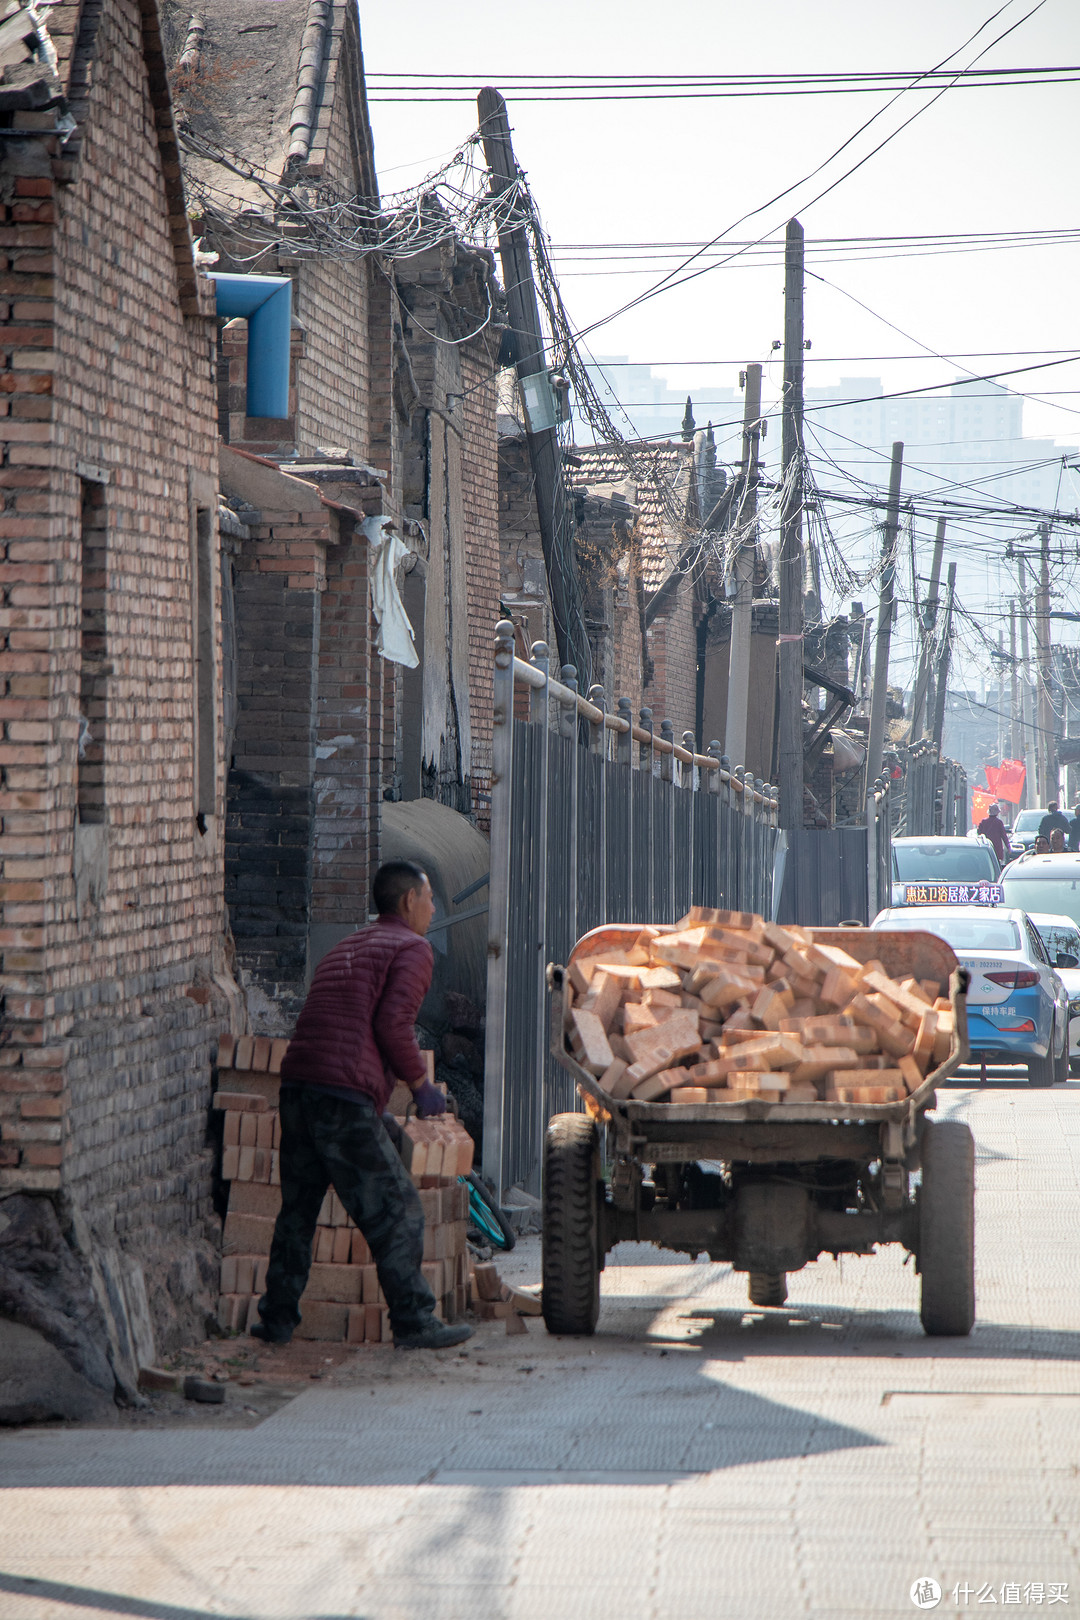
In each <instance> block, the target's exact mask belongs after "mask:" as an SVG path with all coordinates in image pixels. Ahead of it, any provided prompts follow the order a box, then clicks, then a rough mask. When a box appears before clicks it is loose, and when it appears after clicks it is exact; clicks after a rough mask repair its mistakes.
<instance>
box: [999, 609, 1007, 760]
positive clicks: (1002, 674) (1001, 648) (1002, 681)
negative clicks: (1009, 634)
mask: <svg viewBox="0 0 1080 1620" xmlns="http://www.w3.org/2000/svg"><path fill="white" fill-rule="evenodd" d="M997 667H998V683H997V711H998V714H997V723H998V725H997V733H998V734H997V757H998V764H999V765H1000V764H1001V762H1002V760H1003V759H1004V758H1005V721H1006V719H1007V716H1006V714H1005V632H1004V630H999V631H998V656H997Z"/></svg>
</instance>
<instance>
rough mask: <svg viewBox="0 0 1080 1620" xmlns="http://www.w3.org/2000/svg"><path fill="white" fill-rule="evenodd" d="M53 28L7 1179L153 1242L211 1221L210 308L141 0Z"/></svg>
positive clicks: (10, 216)
mask: <svg viewBox="0 0 1080 1620" xmlns="http://www.w3.org/2000/svg"><path fill="white" fill-rule="evenodd" d="M50 28H51V30H52V34H53V39H54V43H55V44H56V46H57V49H58V55H59V59H60V72H61V75H62V82H63V83H64V84H66V86H67V89H68V93H69V100H70V107H71V110H72V112H73V113H74V114H75V117H76V120H77V125H78V127H77V130H76V133H75V134H74V136H72V138H71V139H70V140H69V141H68V142H67V144H66V146H65V145H62V144H61V141H60V140H59V138H58V137H57V136H56V135H53V134H50V133H48V132H47V131H48V128H49V126H50V125H52V124H54V123H55V120H56V116H57V113H58V111H60V110H61V109H60V105H59V104H57V105H56V106H54V107H53V108H50V109H48V110H47V111H45V112H34V113H20V112H15V114H14V122H15V125H16V127H19V125H20V124H21V125H22V126H23V127H24V128H26V129H28V130H34V131H37V132H39V133H35V134H34V135H32V136H28V137H27V138H24V139H10V138H9V139H7V140H5V142H4V144H3V149H2V151H0V196H2V200H3V218H4V225H3V249H2V251H3V252H4V253H5V254H6V259H5V266H6V268H5V271H4V273H3V281H2V284H0V296H2V298H3V299H4V300H5V302H4V303H3V306H2V310H0V319H2V325H0V333H2V342H0V357H2V365H3V370H2V372H0V376H2V379H3V385H2V386H3V393H4V403H3V404H2V405H0V489H2V490H3V497H4V503H3V505H4V509H3V513H2V516H0V543H2V545H3V549H4V569H3V592H4V599H3V616H2V620H0V625H2V634H3V651H2V669H3V680H4V697H3V719H4V740H3V743H2V745H0V770H2V785H0V810H2V814H3V863H4V870H3V885H2V888H0V900H2V910H3V915H2V923H0V927H2V932H0V942H2V946H3V970H4V993H5V1023H4V1042H3V1046H2V1048H0V1076H2V1078H0V1166H2V1168H0V1192H4V1193H7V1192H11V1191H14V1190H21V1189H29V1190H38V1191H45V1192H57V1191H60V1190H63V1192H64V1193H65V1194H67V1195H68V1196H69V1197H70V1198H71V1200H73V1201H74V1202H75V1203H76V1204H77V1205H78V1206H80V1207H81V1208H82V1210H83V1211H84V1213H85V1214H86V1215H87V1216H88V1217H89V1220H90V1222H91V1225H92V1227H93V1228H94V1229H95V1231H96V1233H97V1235H98V1238H99V1240H100V1241H102V1242H106V1243H108V1242H112V1241H114V1240H116V1239H119V1240H120V1241H121V1242H122V1243H123V1244H124V1245H125V1246H127V1247H129V1248H130V1249H135V1250H139V1249H140V1248H141V1249H144V1250H145V1249H146V1248H147V1247H148V1246H149V1245H150V1244H152V1243H161V1242H163V1241H166V1240H168V1239H169V1237H170V1236H172V1235H177V1236H187V1235H191V1234H195V1235H198V1234H199V1233H200V1232H202V1231H208V1230H209V1227H208V1225H207V1223H208V1221H209V1218H210V1216H211V1206H210V1192H211V1182H210V1172H211V1156H210V1153H209V1150H208V1145H207V1115H206V1107H207V1103H208V1100H209V1089H210V1061H211V1054H212V1050H213V1045H214V1042H215V1041H216V1039H217V1036H218V1034H219V1032H220V1030H221V1028H222V1025H223V1022H227V1006H226V1002H225V998H224V995H223V993H222V986H225V987H227V985H228V978H227V973H226V968H225V960H224V953H223V937H224V936H223V920H224V909H223V899H222V878H221V870H222V811H223V778H222V772H221V770H220V766H219V751H218V738H219V732H220V726H221V710H220V701H219V680H218V666H219V660H220V640H219V635H218V594H219V585H218V579H219V551H218V535H217V504H218V502H217V471H216V445H215V426H214V421H215V400H214V374H213V320H212V318H211V313H212V308H213V305H212V301H211V300H210V299H209V298H208V297H207V294H206V292H205V291H204V290H203V289H201V288H200V286H199V284H198V281H197V278H196V275H195V271H194V267H193V261H192V249H191V241H190V236H189V233H188V229H187V222H186V219H185V217H184V209H183V199H182V195H181V193H180V188H179V184H178V179H179V167H178V161H177V157H178V155H177V150H176V145H175V137H174V135H173V128H172V119H171V112H170V107H169V96H168V88H167V84H166V81H165V75H164V62H163V59H162V55H161V47H160V39H159V36H158V31H157V14H156V10H155V7H154V5H153V3H152V0H142V3H141V4H140V3H139V0H101V4H100V5H94V6H89V5H87V6H86V7H85V8H84V10H83V13H82V17H81V21H78V23H77V19H76V8H71V10H70V11H68V10H67V9H57V10H54V11H53V12H52V13H51V14H50ZM3 99H4V96H3V92H2V91H0V102H2V101H3ZM204 287H205V284H204ZM219 981H220V982H219Z"/></svg>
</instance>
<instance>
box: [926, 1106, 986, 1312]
mask: <svg viewBox="0 0 1080 1620" xmlns="http://www.w3.org/2000/svg"><path fill="white" fill-rule="evenodd" d="M921 1157H922V1186H921V1187H920V1188H919V1194H918V1217H919V1247H918V1252H917V1260H918V1265H919V1271H920V1272H921V1274H922V1304H921V1307H920V1311H919V1316H920V1319H921V1321H922V1325H923V1331H924V1332H925V1333H927V1334H928V1335H929V1336H930V1337H931V1338H963V1337H965V1335H967V1334H968V1333H970V1332H971V1330H972V1328H973V1327H974V1325H975V1138H974V1137H973V1136H972V1134H971V1131H970V1129H969V1128H968V1126H967V1125H964V1124H961V1122H960V1121H959V1120H955V1119H941V1120H927V1122H926V1127H925V1129H924V1131H923V1139H922V1149H921Z"/></svg>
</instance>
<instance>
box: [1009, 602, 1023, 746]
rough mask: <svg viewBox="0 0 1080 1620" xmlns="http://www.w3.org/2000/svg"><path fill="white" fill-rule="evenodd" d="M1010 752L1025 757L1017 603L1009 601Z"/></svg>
mask: <svg viewBox="0 0 1080 1620" xmlns="http://www.w3.org/2000/svg"><path fill="white" fill-rule="evenodd" d="M1009 719H1010V725H1009V753H1010V758H1012V759H1023V757H1024V741H1023V738H1024V727H1023V723H1022V721H1021V719H1020V681H1019V678H1018V673H1017V668H1016V603H1015V602H1010V603H1009Z"/></svg>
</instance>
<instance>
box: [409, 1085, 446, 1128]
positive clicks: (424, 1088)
mask: <svg viewBox="0 0 1080 1620" xmlns="http://www.w3.org/2000/svg"><path fill="white" fill-rule="evenodd" d="M413 1102H414V1103H415V1104H416V1112H417V1114H418V1115H419V1117H420V1118H421V1119H434V1118H435V1117H436V1115H438V1114H445V1113H446V1098H445V1097H444V1096H443V1094H442V1092H441V1091H439V1090H437V1089H436V1087H435V1086H433V1085H432V1083H431V1081H430V1080H425V1081H424V1082H423V1083H422V1084H421V1085H419V1086H417V1088H416V1090H415V1091H414V1092H413Z"/></svg>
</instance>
